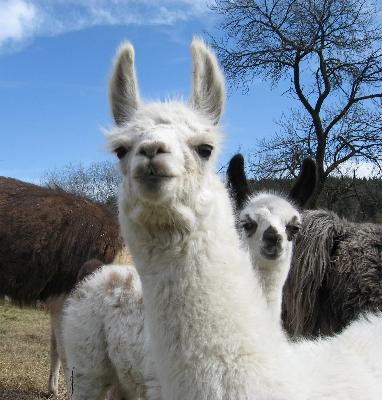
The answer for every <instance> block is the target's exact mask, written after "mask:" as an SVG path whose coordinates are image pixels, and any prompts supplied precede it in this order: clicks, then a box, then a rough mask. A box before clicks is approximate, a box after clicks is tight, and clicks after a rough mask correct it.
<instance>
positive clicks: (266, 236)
mask: <svg viewBox="0 0 382 400" xmlns="http://www.w3.org/2000/svg"><path fill="white" fill-rule="evenodd" d="M281 239H282V237H281V235H280V234H279V233H277V230H276V229H275V228H274V227H273V226H270V227H269V228H267V229H266V230H265V231H264V233H263V241H264V242H266V243H267V244H268V245H272V246H276V245H277V244H278V243H280V242H281Z"/></svg>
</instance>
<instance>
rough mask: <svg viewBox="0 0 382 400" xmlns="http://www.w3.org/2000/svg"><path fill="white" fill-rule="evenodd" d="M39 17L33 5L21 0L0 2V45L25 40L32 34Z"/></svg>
mask: <svg viewBox="0 0 382 400" xmlns="http://www.w3.org/2000/svg"><path fill="white" fill-rule="evenodd" d="M38 23H39V18H38V15H37V10H36V8H35V6H34V5H33V4H31V3H27V2H26V1H23V0H4V1H2V2H1V3H0V47H2V46H6V45H7V44H10V43H12V42H20V41H23V40H25V39H26V38H27V37H28V36H29V35H33V32H34V30H35V29H36V28H37V26H38Z"/></svg>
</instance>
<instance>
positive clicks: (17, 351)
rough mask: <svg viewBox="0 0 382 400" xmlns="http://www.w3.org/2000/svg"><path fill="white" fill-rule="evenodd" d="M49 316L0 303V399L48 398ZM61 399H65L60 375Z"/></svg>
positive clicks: (41, 311)
mask: <svg viewBox="0 0 382 400" xmlns="http://www.w3.org/2000/svg"><path fill="white" fill-rule="evenodd" d="M49 337H50V326H49V315H48V314H47V313H46V312H45V311H44V310H42V309H38V308H22V309H21V308H18V307H15V306H12V305H11V304H9V303H8V302H2V301H0V399H1V400H40V399H46V398H48V395H47V381H48V374H49ZM59 399H60V400H63V399H65V388H64V378H63V375H62V374H61V376H60V396H59Z"/></svg>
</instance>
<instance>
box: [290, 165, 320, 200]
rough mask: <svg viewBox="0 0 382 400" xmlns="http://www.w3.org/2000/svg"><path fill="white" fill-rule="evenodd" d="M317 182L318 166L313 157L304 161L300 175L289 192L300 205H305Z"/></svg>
mask: <svg viewBox="0 0 382 400" xmlns="http://www.w3.org/2000/svg"><path fill="white" fill-rule="evenodd" d="M316 184H317V166H316V162H315V161H314V160H312V159H311V158H305V159H304V161H303V162H302V166H301V171H300V175H299V176H298V178H297V181H296V183H295V184H294V185H293V188H292V190H291V191H290V193H289V198H290V199H291V200H293V201H294V202H295V203H296V205H298V206H299V207H304V206H305V205H306V204H307V202H308V200H309V199H310V198H311V196H312V194H313V192H314V190H315V189H316Z"/></svg>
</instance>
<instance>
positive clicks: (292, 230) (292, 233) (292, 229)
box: [285, 224, 301, 241]
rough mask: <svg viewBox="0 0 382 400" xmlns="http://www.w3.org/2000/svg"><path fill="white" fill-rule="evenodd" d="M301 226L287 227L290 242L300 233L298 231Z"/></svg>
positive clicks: (288, 225) (289, 225) (292, 225)
mask: <svg viewBox="0 0 382 400" xmlns="http://www.w3.org/2000/svg"><path fill="white" fill-rule="evenodd" d="M300 228H301V227H300V225H296V224H287V226H286V227H285V230H286V233H287V238H288V240H289V241H290V240H292V239H293V238H294V237H295V236H296V234H297V233H298V231H299V230H300Z"/></svg>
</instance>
